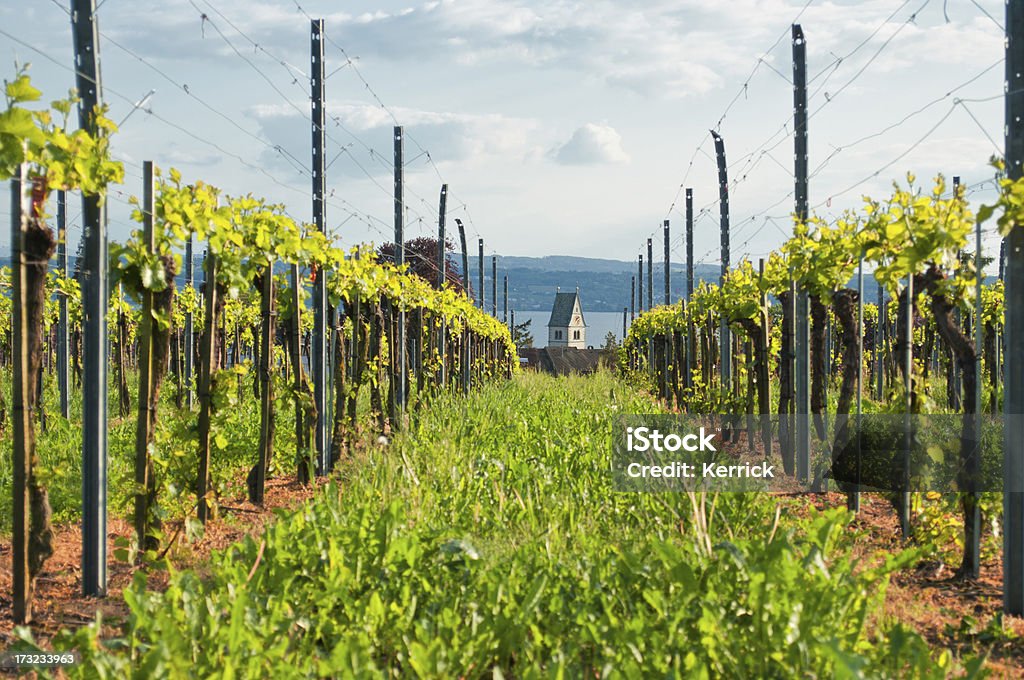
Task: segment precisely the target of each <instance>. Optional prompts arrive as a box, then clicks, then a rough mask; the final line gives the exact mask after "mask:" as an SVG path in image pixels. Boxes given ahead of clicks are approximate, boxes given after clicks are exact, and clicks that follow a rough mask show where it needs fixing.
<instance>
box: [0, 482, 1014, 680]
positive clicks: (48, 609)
mask: <svg viewBox="0 0 1024 680" xmlns="http://www.w3.org/2000/svg"><path fill="white" fill-rule="evenodd" d="M313 494H314V487H303V486H301V485H299V484H298V483H297V482H295V481H294V479H282V478H277V479H271V480H268V481H267V495H266V504H265V505H264V506H263V507H256V506H254V505H252V504H251V503H249V502H248V501H247V500H246V499H245V498H237V499H233V500H227V501H224V502H223V504H222V506H221V515H220V517H219V518H218V519H216V520H215V521H212V522H211V523H210V524H209V525H208V526H207V527H206V530H205V532H204V534H203V536H202V538H200V539H198V540H196V541H195V542H193V543H190V544H186V543H185V540H184V538H183V534H184V532H181V534H180V535H179V536H178V538H177V541H178V545H176V546H175V547H174V548H172V549H171V550H170V551H169V553H168V557H169V559H170V560H171V562H172V563H173V564H174V566H175V568H176V569H185V568H202V566H203V565H204V564H205V563H206V562H207V561H208V559H209V556H210V553H211V552H212V551H214V550H221V549H224V548H227V547H228V546H230V545H231V544H232V543H235V542H236V541H239V540H241V539H242V538H244V537H245V536H246V535H251V536H256V535H259V534H260V533H261V532H262V530H263V528H264V527H265V526H266V525H267V524H268V523H270V522H271V521H272V520H273V519H274V517H275V515H274V510H275V509H279V508H291V507H296V506H298V505H299V504H300V503H302V502H303V501H305V500H307V499H309V498H310V497H312V495H313ZM781 498H787V500H786V501H784V502H787V503H789V502H792V503H794V504H796V505H798V506H803V508H799V507H798V508H796V511H797V512H800V511H801V509H804V510H807V509H809V508H810V507H811V506H814V507H817V508H819V509H824V508H827V507H836V506H843V505H845V502H846V498H845V496H844V495H843V494H840V493H823V494H807V495H800V496H790V495H789V494H784V495H782V496H780V499H781ZM861 503H862V505H861V512H860V514H859V515H858V519H857V521H856V522H855V523H854V524H853V525H852V526H851V529H850V530H851V531H855V532H857V533H858V539H857V540H856V541H855V543H854V545H855V550H856V552H857V553H858V554H860V555H862V556H863V559H865V560H866V563H872V561H874V560H877V559H879V557H878V555H879V553H880V552H888V553H892V552H893V551H898V550H899V549H900V548H901V547H902V545H903V542H902V539H901V536H900V530H899V524H898V522H897V519H896V515H895V513H894V512H893V509H892V506H891V505H890V504H889V502H888V501H887V500H886V499H884V498H882V497H878V496H874V495H871V494H864V495H862V501H861ZM179 527H180V522H179V523H177V524H169V525H168V526H167V527H166V533H167V535H168V536H170V535H173V534H174V533H175V532H176V530H177V529H178V528H179ZM131 533H132V527H131V525H130V523H129V522H127V521H125V520H122V519H115V520H112V521H111V522H110V524H109V534H108V541H109V542H108V551H109V554H110V555H113V551H114V541H115V540H116V539H117V538H119V537H125V538H127V537H129V536H130V535H131ZM55 544H56V552H55V554H54V555H53V557H51V558H50V560H49V561H47V563H46V567H45V569H44V572H43V574H42V575H41V576H40V577H39V578H38V579H37V582H36V594H35V607H34V620H33V622H32V624H31V628H32V632H33V634H34V635H35V637H36V639H37V640H38V641H40V642H41V643H42V644H43V645H44V646H46V645H47V643H48V642H49V641H50V640H51V639H52V637H53V636H54V635H55V634H56V633H57V632H58V631H59V630H60V629H61V628H74V627H77V626H81V625H85V624H87V623H90V622H92V621H93V619H94V618H95V615H96V612H97V611H100V612H102V613H103V621H104V629H105V633H106V634H109V635H111V636H113V635H116V634H118V632H119V628H120V626H121V624H122V623H123V622H124V620H125V618H126V616H127V614H128V610H127V607H126V606H125V604H124V600H123V599H122V597H121V591H122V590H123V589H124V588H125V587H126V586H128V585H130V584H131V581H132V578H133V575H134V572H135V571H136V570H137V569H138V567H135V566H132V565H129V564H127V563H125V562H121V561H117V560H113V559H111V561H110V563H109V567H108V568H109V590H108V596H107V597H106V598H92V597H83V596H82V594H81V579H80V571H81V569H80V566H79V565H80V559H81V532H80V530H79V528H78V527H77V526H67V527H61V528H60V529H59V530H58V531H57V540H56V541H55ZM955 568H956V565H948V564H943V563H941V562H934V561H931V562H923V563H921V564H919V565H916V567H914V568H912V569H907V570H904V571H902V572H899V573H897V574H895V575H894V576H893V577H892V579H891V581H890V585H889V588H888V590H887V591H886V599H885V606H884V611H883V612H882V613H881V615H880V618H881V619H882V620H885V621H889V622H895V621H900V622H902V623H904V624H905V625H907V626H910V627H912V628H914V629H915V630H917V631H918V632H919V633H920V634H921V635H922V636H924V637H925V638H926V639H927V640H928V642H929V643H930V644H931V645H932V646H933V647H935V648H946V649H949V650H950V651H951V652H952V653H953V655H954V656H956V657H960V656H962V655H965V654H968V653H985V652H987V653H988V655H989V657H988V669H989V670H990V671H991V673H992V675H991V677H995V678H1024V619H1021V618H1017V617H1005V618H1004V620H1003V627H1002V630H1003V631H1004V632H1003V633H1002V634H993V630H998V628H997V627H990V626H989V624H990V623H991V622H992V621H993V619H994V618H995V617H998V616H1000V615H1001V609H1002V563H1001V561H1000V559H999V558H998V557H995V558H991V559H988V560H985V561H984V562H983V563H982V569H981V578H980V579H979V580H977V581H975V582H967V583H965V582H958V581H955V580H952V579H951V577H952V575H953V572H954V570H955ZM165 573H166V572H162V571H159V572H153V575H152V576H151V579H150V584H151V586H152V587H155V588H160V587H161V585H162V580H161V576H162V575H163V574H165ZM10 591H11V551H10V544H9V543H2V542H0V649H4V648H5V647H6V646H7V645H8V644H10V642H11V641H12V637H11V634H12V630H13V627H14V625H13V620H12V611H11V600H10Z"/></svg>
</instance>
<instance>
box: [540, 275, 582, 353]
mask: <svg viewBox="0 0 1024 680" xmlns="http://www.w3.org/2000/svg"><path fill="white" fill-rule="evenodd" d="M548 347H572V348H575V349H585V348H586V347H587V322H586V321H585V320H584V319H583V308H582V307H581V306H580V291H579V288H577V289H576V292H575V293H555V304H554V306H553V307H552V308H551V320H550V321H548Z"/></svg>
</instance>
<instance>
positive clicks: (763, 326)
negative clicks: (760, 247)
mask: <svg viewBox="0 0 1024 680" xmlns="http://www.w3.org/2000/svg"><path fill="white" fill-rule="evenodd" d="M758 276H759V277H760V280H763V279H764V258H761V260H760V262H758ZM759 307H760V310H759V311H758V337H757V338H755V339H754V347H755V351H756V354H757V356H756V357H755V358H754V362H755V365H756V366H757V382H758V384H759V385H760V386H761V389H760V390H759V391H758V393H757V399H758V402H757V412H758V418H759V419H760V425H761V445H762V446H763V447H764V455H765V457H768V456H770V455H771V454H772V422H771V412H772V384H771V381H770V380H769V378H768V344H769V342H770V338H771V333H770V331H769V328H768V321H769V316H768V294H767V293H761V299H760V305H759Z"/></svg>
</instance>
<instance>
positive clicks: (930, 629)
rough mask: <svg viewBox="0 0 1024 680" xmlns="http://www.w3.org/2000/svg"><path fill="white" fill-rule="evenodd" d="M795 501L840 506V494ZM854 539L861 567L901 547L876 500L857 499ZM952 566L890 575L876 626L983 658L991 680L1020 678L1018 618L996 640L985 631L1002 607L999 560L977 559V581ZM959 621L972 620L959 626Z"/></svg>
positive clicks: (883, 504)
mask: <svg viewBox="0 0 1024 680" xmlns="http://www.w3.org/2000/svg"><path fill="white" fill-rule="evenodd" d="M798 502H804V503H807V504H811V505H814V506H815V507H817V508H819V509H824V508H826V507H837V506H838V507H843V506H845V504H846V496H845V495H843V494H841V493H828V494H813V495H806V496H803V497H801V498H800V499H799V500H798ZM850 530H851V531H856V532H857V534H858V538H857V540H856V541H855V542H854V546H855V548H854V549H855V551H856V553H857V554H859V555H861V556H862V557H863V559H864V560H865V563H866V564H870V563H872V561H873V560H877V559H878V554H879V553H880V552H884V553H889V554H891V553H893V552H898V551H899V550H900V549H901V548H902V547H904V543H903V539H902V536H901V534H900V527H899V521H898V520H897V517H896V513H895V512H894V511H893V507H892V505H890V504H889V502H888V501H887V500H886V499H884V498H881V497H878V496H875V495H872V494H862V496H861V511H860V513H859V514H858V516H857V520H856V522H854V524H853V525H851V527H850ZM957 566H958V565H957V564H952V565H950V564H943V563H941V562H937V561H928V562H923V563H921V564H918V565H916V566H915V567H914V568H912V569H905V570H903V571H901V572H898V573H896V574H894V575H893V576H892V578H891V579H890V581H889V587H888V589H887V590H886V597H885V607H884V611H883V612H882V613H881V616H880V621H882V620H884V621H888V622H896V621H899V622H902V623H903V624H905V625H907V626H910V627H912V628H913V629H915V630H916V631H917V632H918V633H920V634H921V635H922V636H923V637H924V638H925V639H926V640H927V641H928V643H929V644H930V645H931V646H932V647H933V648H940V649H941V648H944V649H948V650H950V651H951V652H952V653H953V655H954V656H955V657H957V658H959V657H961V656H963V655H968V654H984V653H986V652H987V653H988V655H989V656H988V664H987V666H986V667H987V668H988V669H989V671H990V672H991V675H990V677H993V678H1024V619H1022V618H1019V617H1013V616H1008V617H1004V619H1003V630H1004V631H1005V632H1004V634H1003V635H1002V636H998V638H994V636H992V635H991V633H990V631H986V630H985V629H986V626H988V625H989V624H990V623H991V622H992V620H993V618H994V617H997V616H1001V614H1002V607H1003V587H1002V583H1003V565H1002V561H1001V557H999V556H996V557H992V558H990V559H987V560H983V561H982V564H981V578H980V579H978V580H977V581H973V582H963V581H957V580H954V579H953V578H952V576H953V572H955V571H956V567H957ZM965 617H970V618H971V619H973V621H974V623H973V624H972V623H971V622H970V621H969V622H968V623H967V625H963V621H964V618H965Z"/></svg>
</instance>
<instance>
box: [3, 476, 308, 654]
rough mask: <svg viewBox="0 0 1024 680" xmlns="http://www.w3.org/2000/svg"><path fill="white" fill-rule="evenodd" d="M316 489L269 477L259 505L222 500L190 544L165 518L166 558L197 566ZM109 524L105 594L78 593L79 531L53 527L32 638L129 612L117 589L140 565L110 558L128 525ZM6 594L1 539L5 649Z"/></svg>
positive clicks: (110, 621)
mask: <svg viewBox="0 0 1024 680" xmlns="http://www.w3.org/2000/svg"><path fill="white" fill-rule="evenodd" d="M314 488H315V487H304V486H302V485H300V484H298V483H297V482H296V481H295V480H294V479H281V478H278V479H268V480H267V491H266V502H265V504H264V505H263V507H257V506H254V505H253V504H251V503H249V501H248V500H247V499H246V498H245V497H241V498H236V499H232V500H225V501H224V502H223V504H222V505H221V509H220V517H218V518H217V519H216V520H214V521H211V522H210V523H208V524H207V526H206V529H205V531H204V532H203V535H202V537H201V538H199V539H198V540H195V541H194V542H192V543H186V538H185V535H184V532H183V531H180V529H181V528H182V522H181V521H180V520H179V521H177V522H168V523H167V526H165V528H164V530H165V533H166V535H167V536H169V537H174V536H175V534H177V536H176V538H175V544H174V545H173V546H172V547H171V548H170V550H168V553H167V558H168V559H169V561H170V562H171V564H172V565H173V566H174V568H175V569H185V568H190V567H200V568H201V566H202V564H203V563H204V562H206V561H207V559H208V558H209V556H210V553H211V551H214V550H221V549H224V548H227V547H228V546H230V545H231V544H232V543H235V542H236V541H239V540H241V539H242V538H244V537H245V536H246V535H253V536H255V535H259V534H260V533H262V531H263V528H264V526H266V525H267V524H268V523H269V522H271V521H272V520H273V519H274V510H275V509H277V508H289V507H294V506H297V505H299V504H300V503H302V502H303V501H305V500H307V499H309V498H310V497H312V495H313V493H314ZM107 529H108V533H107V554H108V555H110V556H111V559H110V560H109V563H108V566H107V569H108V572H107V573H108V583H109V587H108V595H107V597H105V598H95V597H85V596H83V595H82V581H81V567H80V565H81V557H82V534H81V531H80V529H79V527H78V526H66V527H60V528H59V529H57V530H56V540H55V541H54V545H55V546H56V550H55V551H54V554H53V556H52V557H51V558H50V559H49V560H48V561H47V562H46V565H45V567H44V569H43V573H42V574H41V575H40V576H39V577H38V578H37V579H36V591H35V598H34V604H33V621H32V623H31V626H30V627H31V628H32V632H33V634H34V635H35V637H36V639H37V640H38V641H41V642H42V643H43V644H44V645H45V644H46V643H47V642H48V641H49V640H50V639H51V638H52V637H53V636H54V635H55V634H56V633H57V632H58V631H59V630H60V629H61V628H75V627H78V626H81V625H84V624H87V623H90V622H92V621H93V619H95V616H96V612H97V611H100V612H102V613H103V621H104V624H105V626H104V627H105V629H108V630H109V631H110V632H111V633H112V634H113V633H114V632H115V631H116V627H118V626H119V625H120V624H121V623H122V622H123V621H124V618H125V617H126V616H127V614H128V609H127V607H126V605H125V603H124V600H123V598H122V597H121V591H122V590H123V589H124V588H125V587H126V586H128V585H130V584H131V582H132V579H133V577H134V574H135V572H136V571H137V570H138V569H139V567H136V566H134V565H130V564H128V563H126V562H123V561H118V560H115V559H113V558H112V557H113V555H114V549H115V546H114V542H115V540H117V539H118V538H128V537H130V536H131V535H132V526H131V523H130V522H127V521H125V520H123V519H112V520H111V521H110V522H109V523H108V526H107ZM165 577H166V572H165V571H154V572H152V573H151V576H150V584H151V585H153V586H154V587H156V588H160V587H161V586H162V585H164V583H165ZM10 595H11V544H10V543H9V542H6V543H5V542H0V649H5V648H6V647H7V646H8V644H10V642H11V640H12V638H11V632H12V630H13V628H14V620H13V618H12V617H13V612H12V610H11V605H12V602H11V598H10Z"/></svg>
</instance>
